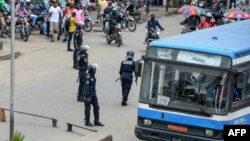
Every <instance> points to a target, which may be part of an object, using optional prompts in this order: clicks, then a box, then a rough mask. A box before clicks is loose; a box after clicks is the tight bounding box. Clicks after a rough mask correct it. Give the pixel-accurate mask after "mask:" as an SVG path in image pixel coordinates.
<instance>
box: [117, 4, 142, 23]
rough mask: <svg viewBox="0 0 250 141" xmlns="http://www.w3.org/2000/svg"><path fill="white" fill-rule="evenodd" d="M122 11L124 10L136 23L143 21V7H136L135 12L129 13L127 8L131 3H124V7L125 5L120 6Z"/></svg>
mask: <svg viewBox="0 0 250 141" xmlns="http://www.w3.org/2000/svg"><path fill="white" fill-rule="evenodd" d="M119 6H120V7H121V8H122V9H124V10H125V11H126V12H127V13H128V14H129V15H130V16H132V17H133V18H134V19H135V21H137V22H138V21H139V20H140V19H141V16H142V14H143V10H142V5H141V4H138V5H137V6H136V7H134V9H133V11H128V10H127V8H128V7H129V6H130V2H129V1H124V6H123V5H119Z"/></svg>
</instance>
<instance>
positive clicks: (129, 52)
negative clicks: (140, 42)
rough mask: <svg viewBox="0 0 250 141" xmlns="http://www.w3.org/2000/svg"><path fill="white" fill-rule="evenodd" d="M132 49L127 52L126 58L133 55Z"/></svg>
mask: <svg viewBox="0 0 250 141" xmlns="http://www.w3.org/2000/svg"><path fill="white" fill-rule="evenodd" d="M134 54H135V53H134V51H133V50H130V51H128V52H127V58H133V57H134Z"/></svg>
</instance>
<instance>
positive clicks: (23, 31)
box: [15, 15, 30, 41]
mask: <svg viewBox="0 0 250 141" xmlns="http://www.w3.org/2000/svg"><path fill="white" fill-rule="evenodd" d="M29 28H30V25H29V23H28V15H23V16H19V17H18V18H17V22H16V28H15V32H16V33H17V34H20V37H21V39H23V40H24V41H28V39H29Z"/></svg>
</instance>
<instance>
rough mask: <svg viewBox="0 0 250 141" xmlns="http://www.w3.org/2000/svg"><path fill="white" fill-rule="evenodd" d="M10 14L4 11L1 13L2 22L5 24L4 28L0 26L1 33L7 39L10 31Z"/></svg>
mask: <svg viewBox="0 0 250 141" xmlns="http://www.w3.org/2000/svg"><path fill="white" fill-rule="evenodd" d="M9 15H10V13H9V11H7V10H5V11H4V12H3V13H2V16H3V17H4V21H5V23H6V26H5V27H4V28H2V25H1V28H0V29H1V30H2V31H1V32H3V34H4V35H7V36H8V37H11V31H10V21H11V17H10V16H9Z"/></svg>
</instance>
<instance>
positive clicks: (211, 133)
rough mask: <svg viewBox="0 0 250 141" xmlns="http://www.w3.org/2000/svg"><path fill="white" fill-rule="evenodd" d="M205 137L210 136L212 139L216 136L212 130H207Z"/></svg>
mask: <svg viewBox="0 0 250 141" xmlns="http://www.w3.org/2000/svg"><path fill="white" fill-rule="evenodd" d="M205 135H206V136H209V137H212V136H214V131H213V130H210V129H206V130H205Z"/></svg>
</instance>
